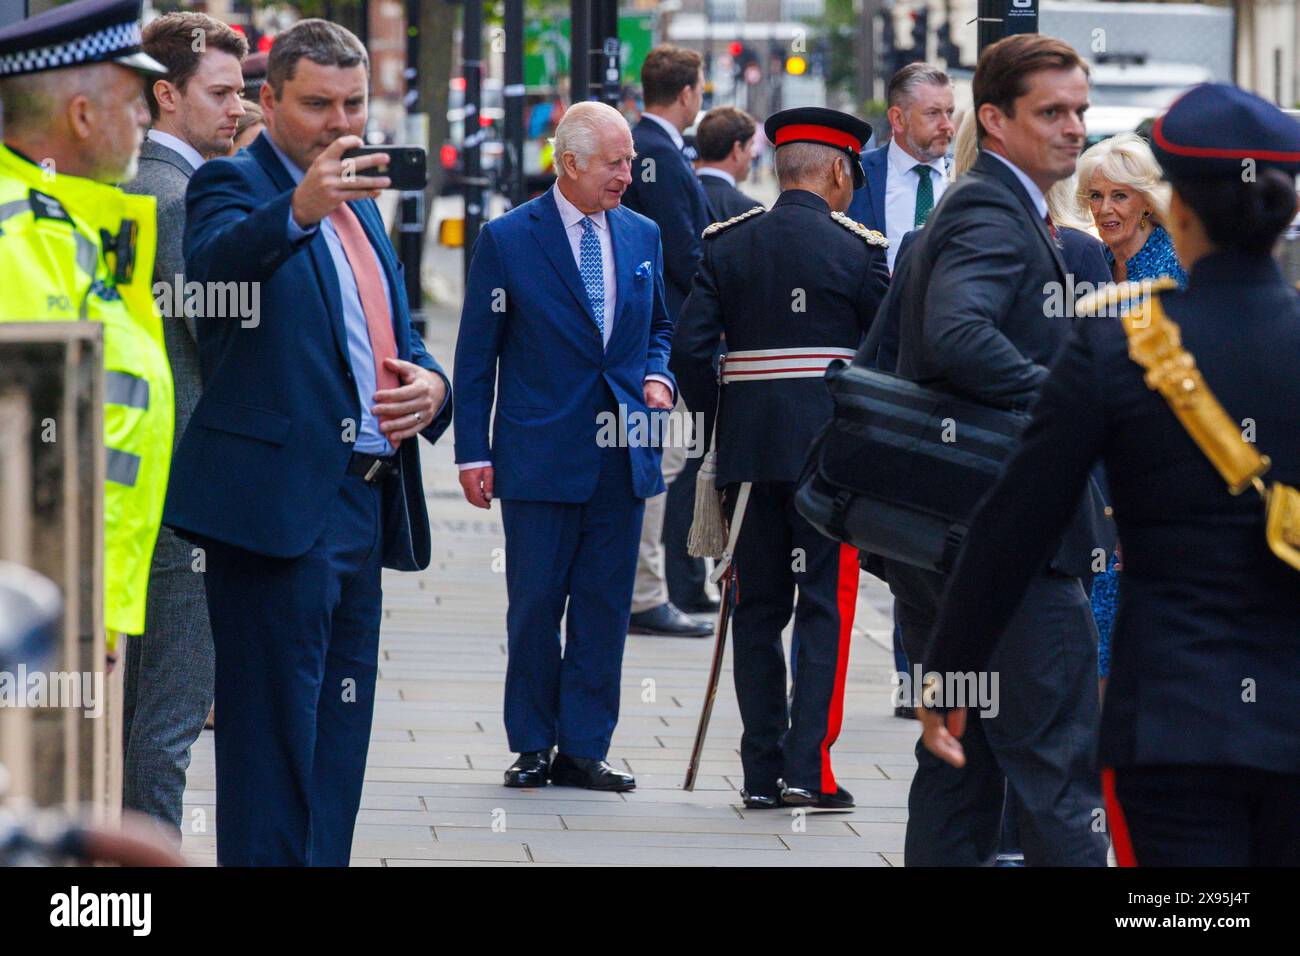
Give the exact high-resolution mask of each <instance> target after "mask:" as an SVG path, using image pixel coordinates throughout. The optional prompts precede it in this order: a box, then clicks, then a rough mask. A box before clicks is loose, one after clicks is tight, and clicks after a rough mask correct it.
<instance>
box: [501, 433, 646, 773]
mask: <svg viewBox="0 0 1300 956" xmlns="http://www.w3.org/2000/svg"><path fill="white" fill-rule="evenodd" d="M644 511H645V501H644V499H641V498H637V497H636V496H635V495H633V494H632V470H631V464H630V461H629V457H628V451H627V449H626V448H605V449H602V451H601V467H600V478H599V480H598V481H597V483H596V491H595V493H594V494H593V495H592V497H591V499H590V500H589V501H586V502H583V503H581V504H568V503H563V502H555V501H502V502H501V520H502V523H503V525H504V526H505V533H506V592H507V595H508V597H509V600H510V607H509V610H508V611H507V612H506V633H507V636H508V644H507V649H508V652H509V660H508V662H507V665H506V697H505V724H506V736H507V738H508V739H509V742H510V749H511V750H513V751H515V752H516V753H528V752H530V751H534V750H545V749H547V748H548V747H551V746H554V745H557V744H558V745H559V748H560V752H561V753H564V754H568V755H569V756H570V757H585V758H590V759H597V760H603V759H604V758H605V755H606V754H607V753H608V752H609V740H610V737H612V736H613V734H614V725H615V724H617V723H618V701H619V682H620V677H621V675H622V670H623V644H624V642H625V641H626V639H627V623H628V616H629V615H630V614H631V609H632V584H633V580H634V579H635V577H636V556H637V546H638V544H639V542H640V539H641V516H642V513H643V512H644ZM566 603H567V606H568V609H567V613H566V610H565V606H566ZM561 620H563V621H564V647H563V651H561V646H560V622H561Z"/></svg>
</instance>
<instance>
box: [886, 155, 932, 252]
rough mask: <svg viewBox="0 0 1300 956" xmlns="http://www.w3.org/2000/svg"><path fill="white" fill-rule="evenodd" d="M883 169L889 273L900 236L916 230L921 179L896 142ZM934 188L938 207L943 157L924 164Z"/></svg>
mask: <svg viewBox="0 0 1300 956" xmlns="http://www.w3.org/2000/svg"><path fill="white" fill-rule="evenodd" d="M885 156H886V166H885V238H886V239H888V240H889V249H888V250H887V251H886V253H885V254H886V256H887V257H888V259H889V271H890V272H893V271H894V259H895V257H897V255H898V246H899V244H900V243H901V242H902V241H903V236H905V235H906V234H907V233H909V232H911V231H912V230H913V229H915V228H916V226H915V225H914V223H915V222H916V190H917V187H918V186H919V185H920V182H921V177H920V176H919V175H918V174H917V173H914V172H912V170H913V169H915V168H916V165H917V160H916V159H915V158H914V157H912V156H910V155H908V153H907V152H906V151H905V150H904V149H903V147H901V146H899V145H898V140H897V139H891V140H890V141H889V146H888V147H887V148H886V152H885ZM925 168H926V171H927V172H929V174H930V182H931V183H932V184H933V187H934V205H936V206H937V205H939V197H940V196H942V195H943V192H944V190H945V189H947V188H948V170H947V166H946V164H945V162H944V157H942V156H940V157H939V158H938V159H936V160H934V161H933V162H930V163H926V164H925Z"/></svg>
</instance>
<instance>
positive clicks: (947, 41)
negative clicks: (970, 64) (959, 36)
mask: <svg viewBox="0 0 1300 956" xmlns="http://www.w3.org/2000/svg"><path fill="white" fill-rule="evenodd" d="M948 24H949V21H948V20H945V21H944V22H943V24H942V25H941V26H940V27H939V29H938V30H936V31H935V33H936V35H937V36H938V39H939V43H938V48H937V50H936V51H935V52H936V54H937V55H938V57H939V59H941V60H943V62H944V63H945V64H947V66H948V69H952V68H953V67H957V66H961V50H960V49H959V48H958V46H957V44H955V43H953V42H952V27H950V26H949V25H948Z"/></svg>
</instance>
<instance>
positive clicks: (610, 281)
mask: <svg viewBox="0 0 1300 956" xmlns="http://www.w3.org/2000/svg"><path fill="white" fill-rule="evenodd" d="M646 115H650V114H646ZM551 194H552V195H553V196H554V197H555V208H556V209H557V210H559V213H560V223H561V224H562V225H563V226H564V234H565V236H567V237H568V240H569V250H570V251H571V252H572V253H573V262H574V265H576V266H577V267H578V277H579V280H581V277H582V249H581V243H582V220H584V219H590V220H591V222H592V224H593V225H594V226H595V227H596V228H595V232H596V238H597V239H599V240H600V264H601V268H602V272H603V274H604V285H605V320H604V323H605V337H604V344H605V346H606V347H608V346H609V339H610V336H611V335H613V334H614V319H615V312H617V311H618V283H617V280H616V279H615V277H614V240H613V238H612V237H611V236H610V232H609V220H608V219H607V218H606V216H605V211H604V210H601V211H600V212H593V213H585V212H583V211H582V210H581V209H579V208H578V207H577V206H575V205H574V204H573V203H571V202H569V200H568V199H567V198H565V195H564V193H562V192H560V186H559V183H556V184H555V185H554V186H552V187H551ZM583 318H584V319H585V320H586V321H588V322H590V321H591V317H590V316H588V315H586V313H584V314H583ZM645 380H646V381H647V382H661V383H663V384H664V385H665V386H667V388H668V391H670V392H671V391H672V390H673V386H672V382H670V381H669V380H668V379H667V378H665V377H664V376H662V375H647V376H646V377H645ZM491 464H492V462H490V461H466V462H462V463H461V464H460V465H459V466H458V467H459V469H460V470H461V471H466V470H467V469H470V468H486V467H487V466H489V465H491Z"/></svg>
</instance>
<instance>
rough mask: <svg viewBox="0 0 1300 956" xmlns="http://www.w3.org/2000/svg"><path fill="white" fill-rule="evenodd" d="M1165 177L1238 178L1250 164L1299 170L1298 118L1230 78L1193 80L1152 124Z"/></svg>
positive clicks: (1154, 145)
mask: <svg viewBox="0 0 1300 956" xmlns="http://www.w3.org/2000/svg"><path fill="white" fill-rule="evenodd" d="M1151 151H1152V152H1153V153H1155V156H1156V159H1157V160H1159V162H1160V166H1161V167H1162V168H1163V169H1164V171H1165V178H1166V179H1171V180H1175V181H1177V180H1180V179H1238V178H1240V177H1241V175H1242V170H1243V169H1245V168H1247V166H1246V161H1247V160H1251V161H1253V163H1254V165H1255V166H1271V167H1273V168H1275V169H1281V170H1283V171H1285V172H1288V173H1290V174H1292V175H1295V174H1296V173H1297V172H1300V123H1297V122H1296V121H1295V120H1293V119H1292V118H1291V117H1289V116H1287V115H1286V114H1285V113H1283V112H1282V111H1281V110H1280V109H1278V108H1277V107H1276V106H1274V105H1273V104H1272V103H1270V102H1268V100H1265V99H1261V98H1260V97H1258V96H1256V95H1255V94H1254V93H1249V92H1247V91H1246V90H1243V89H1241V88H1239V87H1236V86H1230V85H1228V84H1226V83H1202V84H1200V85H1199V86H1193V87H1192V88H1191V89H1190V90H1188V91H1187V92H1186V93H1184V94H1183V95H1182V96H1180V97H1178V99H1176V100H1174V102H1173V105H1172V106H1170V107H1169V109H1168V110H1167V111H1166V112H1165V114H1164V115H1163V116H1161V117H1160V118H1159V119H1157V120H1156V121H1155V123H1154V125H1152V127H1151Z"/></svg>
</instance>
